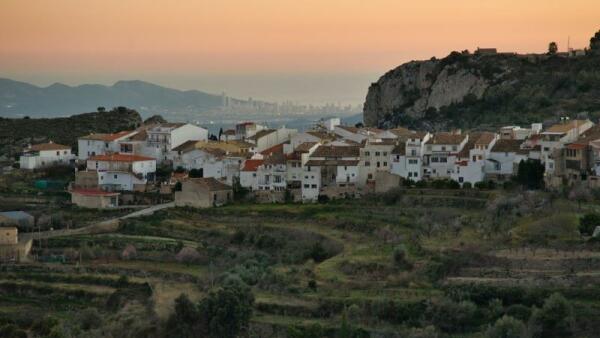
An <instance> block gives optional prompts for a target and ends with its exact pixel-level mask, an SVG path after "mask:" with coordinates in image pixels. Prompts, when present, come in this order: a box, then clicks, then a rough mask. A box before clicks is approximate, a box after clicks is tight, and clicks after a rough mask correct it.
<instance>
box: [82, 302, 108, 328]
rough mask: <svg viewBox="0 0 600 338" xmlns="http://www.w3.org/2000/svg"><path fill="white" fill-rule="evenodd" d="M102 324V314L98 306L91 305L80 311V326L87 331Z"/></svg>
mask: <svg viewBox="0 0 600 338" xmlns="http://www.w3.org/2000/svg"><path fill="white" fill-rule="evenodd" d="M101 325H102V316H101V315H100V313H99V312H98V310H97V309H96V308H93V307H90V308H87V309H84V310H83V311H81V312H80V313H79V326H80V327H81V328H82V329H83V330H85V331H87V330H90V329H95V328H97V327H100V326H101Z"/></svg>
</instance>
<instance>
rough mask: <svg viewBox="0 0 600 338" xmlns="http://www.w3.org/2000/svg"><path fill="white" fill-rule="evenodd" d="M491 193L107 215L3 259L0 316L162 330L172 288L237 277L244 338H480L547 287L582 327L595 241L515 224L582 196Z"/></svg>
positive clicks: (590, 306) (35, 322)
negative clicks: (244, 305)
mask: <svg viewBox="0 0 600 338" xmlns="http://www.w3.org/2000/svg"><path fill="white" fill-rule="evenodd" d="M505 194H506V193H505V192H502V191H494V192H485V191H484V192H481V191H461V190H456V191H436V190H416V189H415V190H409V191H405V192H402V193H398V195H397V196H392V195H383V196H378V197H374V196H370V197H369V198H368V199H364V200H355V201H340V202H336V203H329V204H317V205H288V204H283V205H248V204H236V205H231V206H227V207H222V208H217V209H211V210H192V209H180V208H177V209H169V210H164V211H160V212H157V213H155V214H154V215H152V216H143V217H138V218H131V219H126V220H122V221H121V222H120V225H119V226H118V227H117V228H115V231H114V232H111V233H102V234H77V233H74V235H71V236H63V237H54V238H48V239H44V240H42V241H38V242H36V246H35V247H36V249H35V254H36V255H38V256H39V257H53V258H54V259H55V262H54V263H41V262H37V263H31V264H23V265H6V266H2V268H1V275H0V326H1V323H12V324H15V325H17V326H18V327H21V328H24V329H25V330H26V331H27V332H28V333H30V334H33V335H40V332H42V331H43V330H42V329H46V331H48V332H50V331H52V330H54V331H55V333H56V334H61V335H62V336H67V337H69V336H94V335H97V336H115V337H121V336H122V337H125V336H127V337H131V336H140V337H142V336H161V335H162V334H163V333H164V332H163V331H162V330H163V329H162V328H163V327H164V323H165V322H166V321H167V320H168V318H169V316H170V315H171V314H172V313H173V309H174V300H175V299H176V298H177V297H178V296H179V295H180V294H182V293H183V294H187V295H188V297H189V298H190V299H191V300H192V301H198V300H200V299H202V298H203V297H204V296H205V295H206V294H207V293H208V292H209V290H211V289H212V288H214V287H219V286H220V285H222V283H223V281H224V280H226V279H228V278H236V279H239V280H241V281H242V282H244V283H245V284H247V285H249V286H250V287H251V288H252V292H253V294H254V297H255V301H254V312H253V315H252V319H251V322H250V326H249V328H248V330H247V333H246V334H247V335H248V336H251V337H323V336H331V337H334V336H340V334H341V333H340V332H351V336H352V337H367V336H373V337H406V336H411V337H412V336H414V337H417V336H418V334H419V332H422V331H423V330H428V327H430V326H431V327H435V328H434V329H433V330H434V332H436V334H438V335H444V336H450V337H481V336H482V334H483V332H485V330H486V329H487V328H488V326H489V325H490V323H494V322H495V320H496V319H498V318H500V317H501V316H502V315H504V314H506V313H509V311H511V310H510V309H512V308H514V307H515V306H522V307H525V308H526V309H527V311H529V312H528V313H532V311H534V308H533V307H534V306H535V307H541V306H542V305H543V304H544V301H545V299H546V298H547V297H548V296H549V295H550V294H552V293H555V292H560V293H561V294H563V295H567V296H568V297H569V299H570V300H571V301H572V302H573V304H577V311H576V313H577V314H578V315H581V316H582V317H581V318H576V320H575V322H576V324H577V328H576V329H573V332H577V333H582V334H586V332H593V330H595V329H596V327H595V324H594V322H591V323H590V322H589V321H586V320H585V318H586V317H585V316H589V315H592V314H596V313H600V308H599V307H598V305H597V303H596V300H597V299H598V298H594V297H596V296H597V295H600V289H598V288H597V287H596V285H598V283H597V282H598V280H599V278H600V250H599V249H598V248H597V247H596V246H595V244H593V243H590V242H586V241H585V240H584V239H582V238H581V237H580V236H579V235H577V236H578V238H579V239H578V240H577V241H576V242H573V239H572V238H571V237H572V236H571V234H570V230H568V229H570V228H568V227H569V226H571V225H566V227H567V230H565V231H563V232H560V233H565V234H568V235H564V236H563V237H556V236H554V233H550V234H549V235H548V236H549V237H548V238H549V239H548V241H547V242H546V245H545V246H544V248H542V247H541V246H538V245H535V244H532V243H534V242H532V238H530V237H528V236H530V233H529V232H528V231H529V230H530V228H532V227H533V228H535V227H536V226H537V225H536V224H534V223H535V222H536V220H538V219H540V217H539V215H542V214H543V215H546V216H545V217H548V215H547V213H548V212H549V210H553V211H552V212H555V213H564V212H567V211H568V213H570V215H572V216H573V218H574V219H576V218H577V217H579V215H580V214H583V213H585V212H588V211H591V210H595V208H596V206H595V205H594V204H589V205H584V206H583V208H582V209H581V210H577V211H574V210H575V209H574V208H573V205H572V204H571V203H570V202H568V201H563V200H561V201H560V202H556V203H558V204H555V205H553V206H550V205H548V202H544V198H545V197H544V195H543V194H541V196H537V197H536V198H537V199H540V200H542V202H540V203H538V202H539V201H538V200H537V199H536V200H535V201H533V202H531V201H526V202H527V203H526V204H530V205H531V207H530V208H529V209H527V210H525V209H523V208H522V207H519V208H520V209H519V211H518V213H516V212H513V211H508V212H505V213H504V214H503V216H502V217H499V218H494V217H493V216H490V215H492V214H494V211H493V210H491V208H492V207H493V203H492V201H494V200H495V199H497V198H499V196H502V195H505ZM548 224H550V223H548ZM524 229H525V230H524ZM573 236H574V235H573ZM532 289H534V290H535V292H534V291H531V290H532ZM496 300H498V301H499V302H500V306H499V309H498V310H497V311H496V312H491V310H489V309H488V306H489V305H488V303H489V302H491V301H496ZM465 301H467V302H472V303H473V304H475V305H474V306H475V310H473V311H474V312H472V313H470V314H469V316H468V320H467V319H464V318H463V317H453V315H454V314H453V312H457V313H458V312H459V310H456V311H455V310H451V311H450V312H449V313H446V312H444V311H446V309H447V308H448V306H449V308H460V307H461V306H463V305H461V304H463V303H461V302H465ZM448 304H449V305H448ZM34 314H35V315H34ZM31 318H34V319H31ZM89 318H95V320H90V319H89ZM527 319H528V318H522V320H524V321H525V322H526V321H527ZM88 321H91V322H92V323H93V324H90V325H84V326H82V325H81V323H83V322H86V323H87V322H88ZM132 321H133V322H135V325H132V323H133V322H132ZM36 330H37V331H36ZM348 330H349V331H348ZM48 332H46V333H48Z"/></svg>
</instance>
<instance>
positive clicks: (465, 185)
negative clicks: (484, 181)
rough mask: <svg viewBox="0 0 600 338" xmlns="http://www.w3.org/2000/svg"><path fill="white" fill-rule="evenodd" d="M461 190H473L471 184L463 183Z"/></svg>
mask: <svg viewBox="0 0 600 338" xmlns="http://www.w3.org/2000/svg"><path fill="white" fill-rule="evenodd" d="M462 187H463V189H471V188H473V185H472V184H471V182H465V183H463V185H462Z"/></svg>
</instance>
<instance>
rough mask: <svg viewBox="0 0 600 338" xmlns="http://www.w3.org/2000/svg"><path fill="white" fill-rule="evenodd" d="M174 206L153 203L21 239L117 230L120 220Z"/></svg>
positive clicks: (20, 239) (33, 233) (32, 233)
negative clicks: (126, 211) (122, 214)
mask: <svg viewBox="0 0 600 338" xmlns="http://www.w3.org/2000/svg"><path fill="white" fill-rule="evenodd" d="M174 206H175V203H173V202H171V203H165V204H158V205H153V206H151V207H149V208H146V209H142V210H137V211H134V212H132V213H130V214H127V215H125V216H120V217H116V218H112V219H109V220H106V221H102V222H98V223H94V224H91V225H88V226H85V227H82V228H77V229H63V230H48V231H41V232H30V233H25V234H21V235H19V241H28V240H31V239H47V238H54V237H65V236H76V235H89V234H100V233H107V232H115V231H117V229H118V228H119V221H120V220H123V219H128V218H133V217H140V216H147V215H152V214H153V213H154V212H156V211H159V210H163V209H167V208H172V207H174Z"/></svg>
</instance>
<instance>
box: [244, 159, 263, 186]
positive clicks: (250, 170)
mask: <svg viewBox="0 0 600 338" xmlns="http://www.w3.org/2000/svg"><path fill="white" fill-rule="evenodd" d="M263 162H264V160H263V159H262V158H261V159H248V160H246V161H244V165H243V166H242V169H241V170H240V185H241V186H242V187H244V188H246V189H250V190H258V178H257V173H256V171H257V170H258V167H259V166H261V165H262V164H263Z"/></svg>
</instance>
